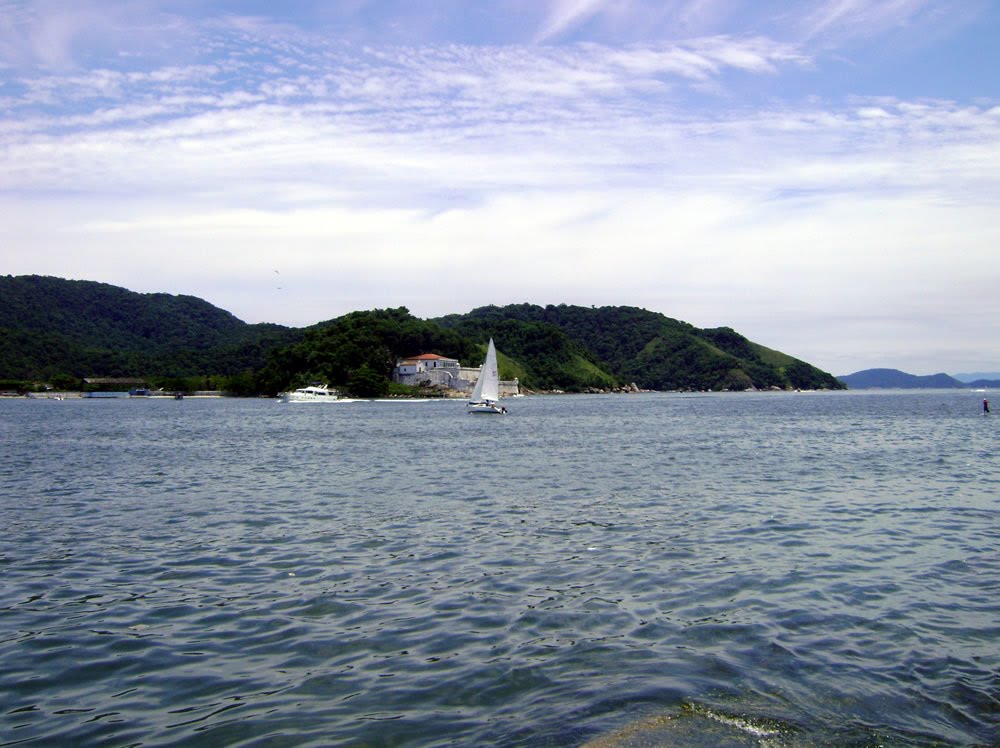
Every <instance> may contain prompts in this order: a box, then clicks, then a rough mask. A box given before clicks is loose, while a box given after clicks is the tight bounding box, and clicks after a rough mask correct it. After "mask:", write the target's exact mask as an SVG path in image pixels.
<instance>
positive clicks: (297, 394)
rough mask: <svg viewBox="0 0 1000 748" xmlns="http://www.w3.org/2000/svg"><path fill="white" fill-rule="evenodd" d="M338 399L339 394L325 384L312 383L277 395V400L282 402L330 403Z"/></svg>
mask: <svg viewBox="0 0 1000 748" xmlns="http://www.w3.org/2000/svg"><path fill="white" fill-rule="evenodd" d="M339 399H340V394H339V393H338V392H337V391H336V390H331V389H330V388H329V387H327V386H326V385H325V384H312V385H309V386H308V387H300V388H299V389H297V390H293V391H292V392H282V393H281V394H279V395H278V400H280V401H281V402H283V403H332V402H336V401H337V400H339Z"/></svg>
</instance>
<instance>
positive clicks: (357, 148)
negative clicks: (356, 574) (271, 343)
mask: <svg viewBox="0 0 1000 748" xmlns="http://www.w3.org/2000/svg"><path fill="white" fill-rule="evenodd" d="M997 39H1000V3H997V2H995V1H994V0H815V1H814V2H802V1H799V0H660V1H659V2H654V0H493V1H492V2H485V1H483V2H477V1H475V0H421V2H416V1H415V0H288V1H287V2H282V3H274V2H264V1H263V0H258V1H247V2H238V1H237V0H197V1H195V0H172V1H171V2H166V1H161V0H0V273H3V274H7V275H26V274H39V275H53V276H58V277H62V278H73V279H85V280H95V281H101V282H105V283H111V284H114V285H118V286H123V287H125V288H128V289H131V290H133V291H139V292H144V293H146V292H166V293H174V294H191V295H194V296H198V297H200V298H203V299H205V300H207V301H209V302H211V303H212V304H215V305H216V306H219V307H222V308H223V309H226V310H228V311H230V312H232V313H233V314H235V315H236V316H237V317H239V318H240V319H242V320H245V321H247V322H251V323H253V322H276V323H280V324H284V325H291V326H305V325H311V324H314V323H316V322H320V321H324V320H328V319H332V318H334V317H338V316H341V315H343V314H346V313H348V312H351V311H355V310H363V309H378V308H386V307H399V306H405V307H407V308H408V309H409V310H410V311H411V312H412V313H413V314H415V315H416V316H418V317H421V318H432V317H436V316H441V315H444V314H450V313H462V312H467V311H470V310H471V309H474V308H476V307H479V306H484V305H487V304H497V305H503V304H511V303H524V302H528V303H534V304H540V305H547V304H578V305H583V306H591V305H593V306H605V305H630V306H638V307H643V308H645V309H649V310H652V311H656V312H661V313H663V314H665V315H666V316H668V317H672V318H674V319H680V320H684V321H686V322H689V323H691V324H693V325H696V326H698V327H717V326H728V327H732V328H733V329H735V330H736V331H738V332H740V333H742V334H743V335H745V336H747V337H748V338H750V339H751V340H753V341H755V342H757V343H761V344H763V345H766V346H768V347H770V348H774V349H777V350H780V351H783V352H785V353H788V354H791V355H793V356H795V357H797V358H800V359H803V360H805V361H808V362H809V363H812V364H814V365H816V366H819V367H820V368H821V369H824V370H825V371H828V372H830V373H833V374H836V375H842V374H849V373H852V372H855V371H859V370H862V369H868V368H876V367H888V368H898V369H902V370H904V371H907V372H910V373H913V374H931V373H936V372H941V371H945V372H949V373H959V372H967V371H1000V292H998V291H1000V254H998V252H997V250H998V248H1000V45H997V43H996V40H997Z"/></svg>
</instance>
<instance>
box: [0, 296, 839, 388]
mask: <svg viewBox="0 0 1000 748" xmlns="http://www.w3.org/2000/svg"><path fill="white" fill-rule="evenodd" d="M490 337H493V338H494V340H495V341H496V345H497V350H498V354H499V359H500V373H501V376H502V377H504V378H513V377H517V378H518V379H519V380H520V381H521V383H522V385H524V386H525V387H527V388H530V389H536V390H537V389H541V390H552V389H561V390H567V391H582V390H588V389H595V388H596V389H610V388H614V387H617V386H620V385H628V384H631V383H635V384H637V385H638V386H640V387H642V388H644V389H659V390H670V389H685V390H687V389H699V390H702V389H714V390H720V389H746V388H750V387H756V388H768V387H779V388H803V389H805V388H809V389H812V388H823V387H826V388H830V389H839V388H841V387H843V385H842V384H841V383H840V382H838V381H837V380H836V379H834V378H833V377H832V376H831V375H829V374H827V373H825V372H822V371H820V370H818V369H816V368H815V367H813V366H810V365H809V364H807V363H805V362H803V361H799V360H797V359H794V358H792V357H790V356H787V355H785V354H783V353H780V352H778V351H773V350H770V349H768V348H765V347H763V346H760V345H758V344H756V343H753V342H751V341H749V340H747V339H746V338H745V337H743V336H742V335H740V334H739V333H737V332H735V331H734V330H732V329H730V328H726V327H722V328H715V329H710V330H701V329H698V328H696V327H694V326H692V325H690V324H688V323H686V322H680V321H678V320H675V319H670V318H669V317H665V316H663V315H662V314H658V313H656V312H650V311H647V310H645V309H638V308H635V307H601V308H593V307H580V306H566V305H559V306H551V305H550V306H546V307H542V306H537V305H533V304H518V305H511V306H505V307H495V306H489V307H482V308H479V309H474V310H473V311H471V312H469V313H467V314H453V315H449V316H447V317H443V318H440V319H437V320H421V319H418V318H416V317H414V316H413V315H411V314H410V313H409V311H408V310H407V309H405V308H403V307H400V308H398V309H377V310H372V311H358V312H351V313H350V314H346V315H344V316H342V317H338V318H337V319H333V320H329V321H326V322H322V323H319V324H317V325H314V326H313V327H310V328H307V329H291V328H285V327H281V326H278V325H248V324H246V323H244V322H242V321H241V320H239V319H237V318H236V317H234V316H233V315H232V314H230V313H229V312H226V311H224V310H222V309H219V308H217V307H214V306H212V305H211V304H209V303H208V302H206V301H203V300H201V299H198V298H195V297H192V296H172V295H170V294H163V293H156V294H140V293H135V292H132V291H128V290H126V289H123V288H118V287H116V286H111V285H108V284H104V283H95V282H92V281H70V280H63V279H60V278H49V277H41V276H17V277H14V276H0V379H4V380H35V381H38V380H49V379H52V378H53V377H59V378H60V379H61V380H63V381H68V380H71V379H74V378H75V379H77V380H79V379H81V378H83V377H92V376H99V377H145V378H149V379H152V378H157V377H159V378H161V379H162V378H167V377H175V378H181V377H208V376H212V377H223V378H225V381H224V385H225V386H226V387H228V388H229V389H233V390H235V391H239V392H242V393H244V394H251V393H267V394H273V393H275V392H277V391H279V390H281V389H286V388H288V387H290V386H294V385H298V384H302V383H306V382H309V381H324V382H328V383H329V384H331V385H334V386H339V387H342V388H345V389H347V390H349V391H351V392H354V393H355V394H365V395H375V394H382V393H384V392H386V391H387V390H388V388H389V384H388V378H389V377H390V375H391V372H392V368H393V366H394V365H395V363H396V361H397V360H398V359H399V358H403V357H406V356H412V355H415V354H418V353H438V354H440V355H444V356H448V357H451V358H457V359H459V360H460V361H461V362H462V363H463V364H465V365H468V366H478V365H479V364H480V363H481V362H482V357H483V353H484V351H485V346H486V341H487V340H488V339H489V338H490ZM178 387H179V385H178Z"/></svg>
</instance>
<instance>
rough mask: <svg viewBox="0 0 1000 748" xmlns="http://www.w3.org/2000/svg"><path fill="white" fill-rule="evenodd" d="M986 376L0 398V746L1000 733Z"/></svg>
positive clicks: (922, 741)
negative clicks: (946, 387)
mask: <svg viewBox="0 0 1000 748" xmlns="http://www.w3.org/2000/svg"><path fill="white" fill-rule="evenodd" d="M981 398H982V395H981V394H979V395H977V394H976V393H970V392H933V393H919V394H908V393H882V394H870V393H828V394H819V393H816V394H813V393H797V394H793V393H781V394H778V393H775V394H733V395H699V396H683V395H635V396H572V397H538V398H523V399H519V400H513V401H510V402H509V405H510V409H511V415H509V416H507V417H504V418H489V417H478V418H477V417H469V416H467V415H466V414H465V413H464V412H463V409H464V404H463V403H461V402H424V403H368V402H360V403H342V404H315V405H313V404H298V405H279V404H277V403H274V402H271V401H247V400H201V401H199V400H193V399H187V400H183V401H174V400H141V401H140V400H129V401H81V400H67V401H62V402H59V401H28V400H14V401H10V400H8V401H0V450H2V455H3V457H2V461H0V509H2V517H3V541H2V546H0V616H2V617H0V620H2V627H0V710H2V713H0V744H2V745H13V744H22V743H23V744H28V745H36V744H37V745H183V746H192V745H193V746H226V745H252V746H286V745H317V746H326V745H357V746H433V745H500V746H579V745H587V744H589V745H593V746H612V745H614V746H658V745H671V746H674V745H678V746H724V745H732V746H758V745H759V746H876V745H880V746H881V745H884V746H904V745H905V746H911V745H916V746H929V745H998V744H1000V581H998V580H1000V457H998V442H997V437H998V434H1000V431H998V429H1000V414H995V415H991V416H989V417H983V416H982V415H981V414H980V405H979V403H980V402H981Z"/></svg>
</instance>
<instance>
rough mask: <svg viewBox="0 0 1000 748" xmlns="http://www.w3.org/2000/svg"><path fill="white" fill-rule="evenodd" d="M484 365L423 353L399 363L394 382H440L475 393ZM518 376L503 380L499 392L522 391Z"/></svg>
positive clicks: (413, 383)
mask: <svg viewBox="0 0 1000 748" xmlns="http://www.w3.org/2000/svg"><path fill="white" fill-rule="evenodd" d="M480 368H481V367H478V366H477V367H468V366H462V365H461V364H460V363H459V361H458V359H454V358H446V357H444V356H439V355H438V354H436V353H421V354H420V355H419V356H410V357H409V358H404V359H400V360H399V361H397V362H396V368H395V369H394V370H393V372H392V381H394V382H399V383H400V384H408V385H412V386H424V387H426V386H428V385H438V386H441V387H448V388H449V389H453V390H458V391H459V392H472V388H473V386H474V385H475V384H476V380H477V379H479V372H480ZM519 392H520V390H519V387H518V381H517V379H513V380H511V381H509V382H508V381H503V380H501V382H500V394H501V396H504V397H509V396H511V395H517V394H519Z"/></svg>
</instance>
